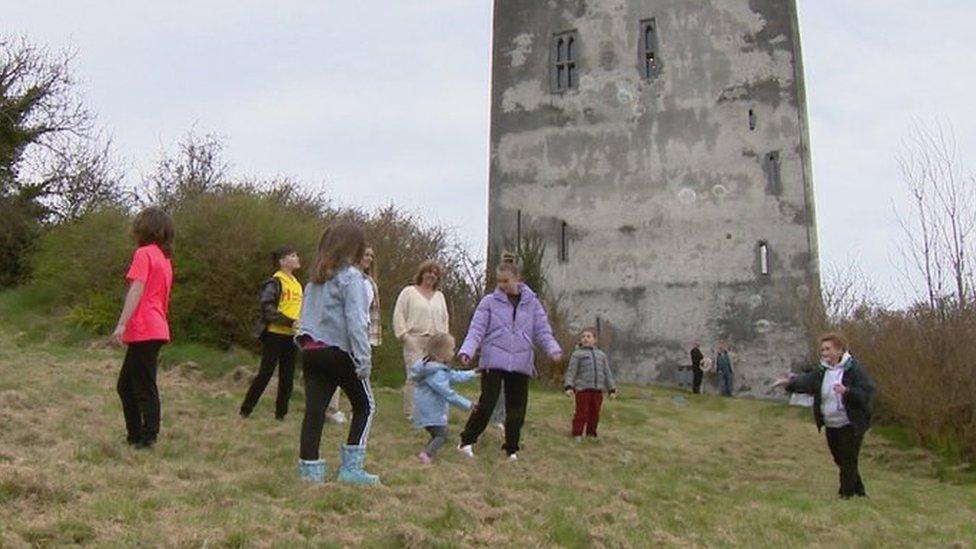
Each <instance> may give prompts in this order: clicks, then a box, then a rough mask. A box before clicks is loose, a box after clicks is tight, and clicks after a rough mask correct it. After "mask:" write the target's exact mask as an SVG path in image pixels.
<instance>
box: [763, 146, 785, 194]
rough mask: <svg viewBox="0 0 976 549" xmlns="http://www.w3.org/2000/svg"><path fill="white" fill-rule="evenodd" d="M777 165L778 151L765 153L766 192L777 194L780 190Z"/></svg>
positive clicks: (778, 166)
mask: <svg viewBox="0 0 976 549" xmlns="http://www.w3.org/2000/svg"><path fill="white" fill-rule="evenodd" d="M780 172H781V170H780V165H779V153H778V152H775V151H774V152H771V153H769V154H768V155H766V178H767V180H766V192H768V193H769V194H774V195H778V194H779V193H780V191H782V177H781V173H780Z"/></svg>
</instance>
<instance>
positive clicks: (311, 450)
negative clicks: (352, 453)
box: [299, 347, 376, 461]
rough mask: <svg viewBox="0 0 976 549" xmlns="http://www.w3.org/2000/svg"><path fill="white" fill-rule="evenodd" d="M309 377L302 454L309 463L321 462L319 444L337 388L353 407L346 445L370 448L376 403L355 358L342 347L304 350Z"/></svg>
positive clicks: (305, 368) (305, 370)
mask: <svg viewBox="0 0 976 549" xmlns="http://www.w3.org/2000/svg"><path fill="white" fill-rule="evenodd" d="M302 374H303V375H304V378H305V418H304V419H303V420H302V438H301V446H300V450H299V453H300V455H301V458H302V459H304V460H306V461H314V460H317V459H319V444H320V443H321V441H322V429H323V427H324V426H325V411H326V409H327V408H328V407H329V401H331V400H332V395H334V394H335V392H336V389H337V388H340V389H342V392H343V393H345V395H346V398H347V399H349V404H351V405H352V421H350V422H349V436H348V438H347V439H346V444H349V445H350V446H366V441H367V440H368V439H369V430H370V427H372V424H373V415H374V414H375V412H376V403H375V401H374V400H373V390H372V388H371V387H370V385H369V380H368V379H359V377H357V376H356V367H355V366H354V365H353V362H352V357H350V356H349V354H348V353H346V352H345V351H343V350H342V349H339V348H338V347H329V348H327V349H315V350H311V351H302Z"/></svg>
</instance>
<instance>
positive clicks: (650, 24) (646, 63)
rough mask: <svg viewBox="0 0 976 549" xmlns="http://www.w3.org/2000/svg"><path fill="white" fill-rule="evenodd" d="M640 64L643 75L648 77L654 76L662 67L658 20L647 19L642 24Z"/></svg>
mask: <svg viewBox="0 0 976 549" xmlns="http://www.w3.org/2000/svg"><path fill="white" fill-rule="evenodd" d="M640 25H641V26H640V29H641V34H640V66H641V76H642V77H644V78H646V79H651V78H654V77H655V76H657V75H658V72H659V71H660V69H661V60H660V56H659V55H658V41H657V20H655V19H645V20H643V21H641V24H640Z"/></svg>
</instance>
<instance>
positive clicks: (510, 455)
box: [508, 454, 518, 463]
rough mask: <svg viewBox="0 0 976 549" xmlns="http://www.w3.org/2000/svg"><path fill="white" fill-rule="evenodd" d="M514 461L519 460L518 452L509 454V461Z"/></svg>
mask: <svg viewBox="0 0 976 549" xmlns="http://www.w3.org/2000/svg"><path fill="white" fill-rule="evenodd" d="M513 461H518V454H509V455H508V462H509V463H511V462H513Z"/></svg>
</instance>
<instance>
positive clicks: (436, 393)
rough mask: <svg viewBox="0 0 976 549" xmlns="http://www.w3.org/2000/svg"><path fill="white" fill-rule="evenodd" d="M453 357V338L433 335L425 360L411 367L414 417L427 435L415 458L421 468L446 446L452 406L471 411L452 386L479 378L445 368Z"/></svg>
mask: <svg viewBox="0 0 976 549" xmlns="http://www.w3.org/2000/svg"><path fill="white" fill-rule="evenodd" d="M453 357H454V338H453V337H451V335H450V334H443V333H442V334H435V335H434V336H433V337H431V339H430V344H429V347H428V349H427V356H425V357H424V358H422V359H420V360H418V361H417V362H416V363H414V365H413V366H411V367H410V379H411V381H413V382H414V384H415V385H414V395H413V398H414V415H413V421H414V424H415V425H416V426H417V427H423V428H424V429H426V430H427V432H428V433H430V440H429V441H428V442H427V446H426V447H424V450H423V451H422V452H420V453H419V454H417V458H418V459H419V460H420V462H421V463H423V464H425V465H426V464H429V463H430V462H431V460H432V459H433V457H434V455H435V454H436V453H437V450H439V449H440V447H441V446H443V445H444V443H445V442H447V423H448V421H447V420H448V416H449V415H450V411H451V405H452V404H453V405H454V406H457V407H458V408H461V409H462V410H470V409H471V401H470V400H468V399H466V398H464V396H462V395H460V394H458V392H457V391H455V390H454V388H453V387H452V385H453V384H456V383H463V382H465V381H471V380H472V379H475V378H476V377H478V374H477V372H475V371H474V370H466V371H458V370H452V369H451V367H450V366H448V365H447V364H448V363H449V362H450V361H451V359H452V358H453Z"/></svg>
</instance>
